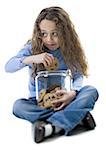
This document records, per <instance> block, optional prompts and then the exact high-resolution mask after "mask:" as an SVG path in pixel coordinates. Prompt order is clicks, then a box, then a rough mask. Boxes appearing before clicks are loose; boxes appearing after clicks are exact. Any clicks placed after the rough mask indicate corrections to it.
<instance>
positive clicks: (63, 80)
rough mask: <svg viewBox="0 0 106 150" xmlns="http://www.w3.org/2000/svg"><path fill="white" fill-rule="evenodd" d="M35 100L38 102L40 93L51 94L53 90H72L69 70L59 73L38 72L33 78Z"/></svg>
mask: <svg viewBox="0 0 106 150" xmlns="http://www.w3.org/2000/svg"><path fill="white" fill-rule="evenodd" d="M35 85H36V99H37V100H39V97H40V96H41V91H43V92H44V91H46V92H47V93H48V92H53V91H54V90H55V89H65V90H67V91H70V90H71V88H72V74H71V70H59V71H40V72H38V74H37V76H36V78H35Z"/></svg>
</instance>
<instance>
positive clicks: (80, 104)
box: [13, 86, 98, 135]
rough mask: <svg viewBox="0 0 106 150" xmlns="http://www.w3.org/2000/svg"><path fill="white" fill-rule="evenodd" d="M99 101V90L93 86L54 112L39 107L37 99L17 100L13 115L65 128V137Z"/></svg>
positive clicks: (83, 89) (86, 88) (83, 90)
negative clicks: (44, 121)
mask: <svg viewBox="0 0 106 150" xmlns="http://www.w3.org/2000/svg"><path fill="white" fill-rule="evenodd" d="M97 99H98V91H97V89H96V88H95V87H92V86H84V87H83V88H82V89H81V90H80V91H79V92H78V94H77V96H76V98H75V99H74V100H73V101H72V102H71V103H70V104H69V105H67V106H66V107H65V108H64V109H63V110H60V111H57V112H54V111H53V110H52V109H44V108H41V107H39V106H37V102H36V100H35V98H29V99H19V100H17V101H16V102H15V103H14V105H13V114H14V115H15V116H16V117H19V118H22V119H25V120H28V121H30V122H32V123H34V122H35V121H37V120H46V121H48V122H50V123H52V124H53V125H55V126H58V127H61V128H63V129H64V130H65V135H68V133H69V132H70V131H71V130H72V129H73V128H74V127H76V126H77V125H78V124H79V123H80V122H81V120H82V119H83V118H84V117H85V115H86V114H87V112H89V111H91V110H92V109H93V108H94V104H95V102H96V100H97Z"/></svg>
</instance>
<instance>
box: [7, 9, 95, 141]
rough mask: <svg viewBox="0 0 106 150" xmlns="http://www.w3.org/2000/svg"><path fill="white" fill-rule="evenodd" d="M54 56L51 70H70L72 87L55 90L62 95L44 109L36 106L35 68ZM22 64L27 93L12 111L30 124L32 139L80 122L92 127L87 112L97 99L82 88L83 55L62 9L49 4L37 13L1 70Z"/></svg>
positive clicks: (92, 91)
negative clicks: (26, 35)
mask: <svg viewBox="0 0 106 150" xmlns="http://www.w3.org/2000/svg"><path fill="white" fill-rule="evenodd" d="M55 58H56V60H57V61H58V65H57V67H56V68H54V69H55V70H67V69H70V70H71V72H72V75H73V86H72V87H73V88H72V89H71V91H68V92H67V91H65V90H58V91H57V92H56V94H62V95H63V96H62V98H60V99H59V100H55V101H53V105H54V109H46V108H42V107H40V106H38V105H37V100H36V95H35V90H36V89H35V88H36V86H35V77H36V75H37V73H38V72H39V71H42V70H48V68H50V67H51V66H53V64H54V61H55ZM26 66H28V67H29V71H30V80H29V91H30V96H29V98H28V99H19V100H17V101H16V102H15V103H14V105H13V114H14V115H15V116H16V117H19V118H22V119H26V120H28V121H30V122H31V123H33V127H34V140H35V142H37V143H39V142H41V141H43V140H44V139H45V138H46V137H48V136H50V135H53V134H56V133H64V134H65V135H69V132H70V131H71V130H72V129H74V128H75V127H76V126H77V125H78V124H79V123H80V122H81V121H83V122H84V124H85V125H86V126H87V127H88V128H89V129H94V127H95V121H94V119H93V117H92V115H91V114H90V111H91V110H92V109H93V107H94V104H95V102H96V100H97V99H98V92H97V90H96V88H95V87H93V86H84V87H82V81H83V76H87V62H86V57H85V55H84V51H83V49H82V47H81V44H80V41H79V38H78V35H77V33H76V31H75V29H74V25H73V24H72V22H71V20H70V18H69V15H68V14H67V12H66V11H64V10H63V9H62V8H60V7H49V8H45V9H43V10H42V11H41V12H40V14H39V15H38V17H37V19H36V21H35V24H34V30H33V35H32V38H31V40H30V41H28V42H27V43H26V44H25V46H24V48H23V49H22V50H21V51H19V53H18V54H17V55H16V56H14V57H12V58H11V59H10V60H9V61H8V62H7V64H6V65H5V70H6V72H15V71H17V70H20V69H22V68H23V67H26ZM58 104H60V105H58ZM55 106H56V107H55ZM61 131H64V132H61Z"/></svg>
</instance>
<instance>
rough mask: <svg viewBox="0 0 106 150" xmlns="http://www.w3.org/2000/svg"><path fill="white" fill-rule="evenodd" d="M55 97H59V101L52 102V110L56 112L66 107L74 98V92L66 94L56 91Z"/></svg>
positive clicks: (63, 91)
mask: <svg viewBox="0 0 106 150" xmlns="http://www.w3.org/2000/svg"><path fill="white" fill-rule="evenodd" d="M56 95H57V96H61V98H60V99H57V100H55V101H53V102H52V103H53V105H54V110H55V111H58V110H61V109H63V108H64V107H66V106H67V105H68V104H69V103H70V102H71V101H72V100H73V99H74V98H75V97H76V91H74V90H73V91H70V92H67V91H66V90H58V91H57V92H56Z"/></svg>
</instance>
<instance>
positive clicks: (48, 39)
mask: <svg viewBox="0 0 106 150" xmlns="http://www.w3.org/2000/svg"><path fill="white" fill-rule="evenodd" d="M52 40H53V38H52V35H51V34H48V36H47V41H48V42H50V41H52Z"/></svg>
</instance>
